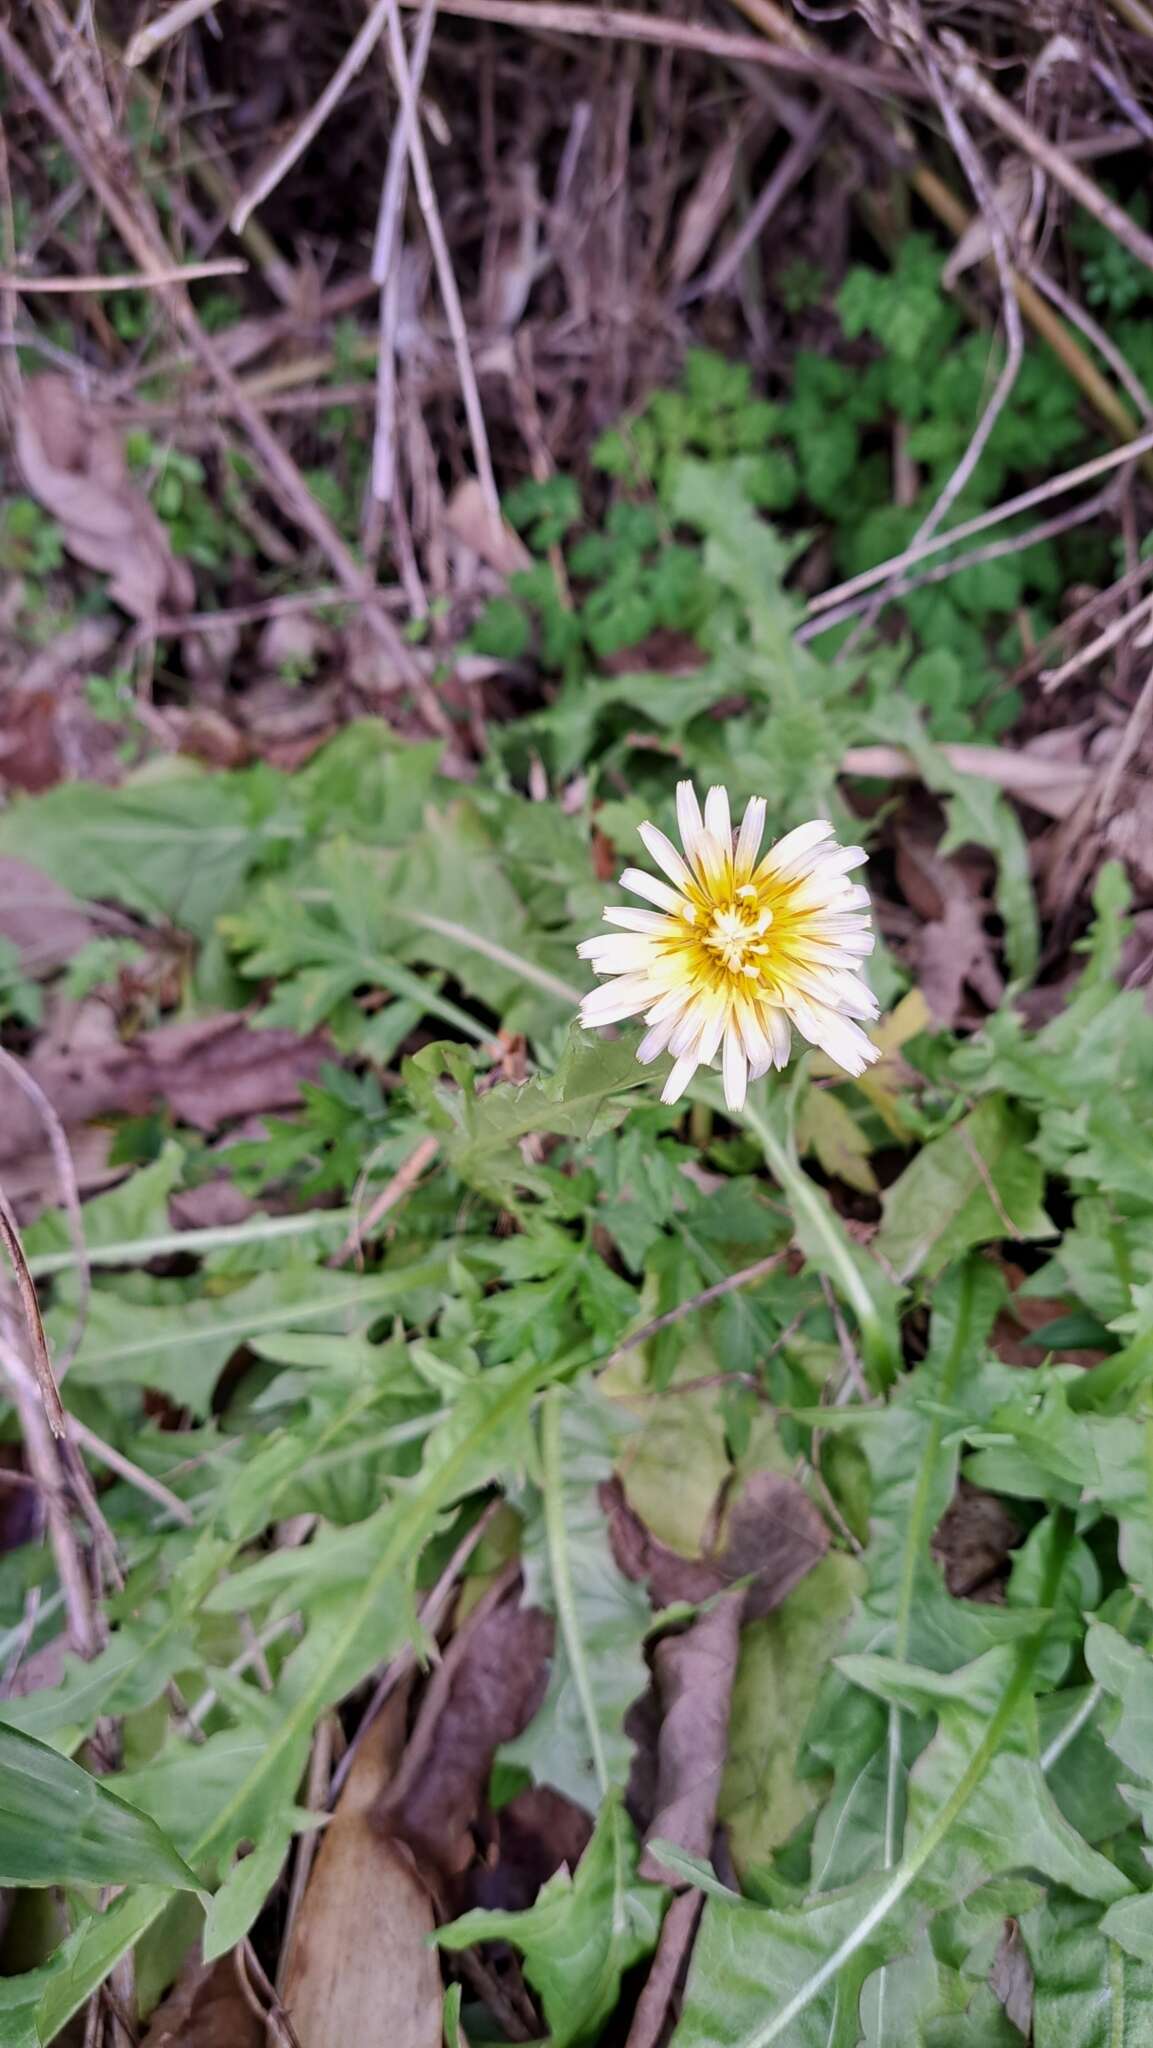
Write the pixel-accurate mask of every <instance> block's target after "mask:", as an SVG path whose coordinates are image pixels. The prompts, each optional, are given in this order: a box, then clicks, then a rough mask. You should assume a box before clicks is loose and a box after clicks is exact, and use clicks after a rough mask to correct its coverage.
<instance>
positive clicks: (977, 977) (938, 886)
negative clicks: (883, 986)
mask: <svg viewBox="0 0 1153 2048" xmlns="http://www.w3.org/2000/svg"><path fill="white" fill-rule="evenodd" d="M897 875H898V879H899V880H900V884H901V887H902V889H903V891H904V894H905V898H906V901H907V902H908V903H910V904H911V905H912V907H913V909H914V910H916V911H917V913H918V914H919V915H920V916H921V917H923V918H924V919H925V924H924V926H923V928H922V930H921V931H920V933H919V934H918V937H917V940H916V944H915V948H914V957H915V965H916V972H917V985H918V987H919V988H920V990H921V993H922V995H923V996H924V998H925V1001H926V1002H927V1003H928V1005H929V1008H930V1010H931V1011H932V1014H933V1017H934V1018H935V1020H936V1022H937V1023H938V1025H940V1026H942V1027H944V1028H945V1029H946V1030H953V1029H954V1028H955V1026H956V1025H957V1024H958V1022H959V1021H960V1017H961V1013H962V1009H963V1007H964V994H965V989H966V986H968V987H970V988H972V989H974V990H975V992H976V993H977V994H978V995H979V996H980V998H981V1001H982V1002H983V1003H984V1004H985V1006H986V1008H987V1009H990V1010H995V1009H996V1008H997V1007H998V1005H999V1003H1000V1001H1001V997H1002V996H1003V994H1004V992H1005V984H1004V981H1003V980H1002V977H1001V975H1000V974H999V972H998V970H997V966H996V963H995V961H994V959H993V947H992V942H991V940H990V938H989V934H988V933H987V931H986V930H985V913H986V909H987V905H986V902H985V899H984V897H983V895H982V894H981V892H980V885H979V882H978V879H977V876H976V874H975V873H974V871H973V869H972V868H971V867H970V866H966V865H965V863H964V862H963V861H960V860H942V859H941V857H940V855H939V854H938V853H937V852H936V851H935V849H934V848H933V847H932V846H930V845H929V844H928V843H927V842H926V841H925V840H923V839H921V838H919V837H918V836H916V835H914V834H911V833H905V832H902V833H900V834H899V835H898V843H897Z"/></svg>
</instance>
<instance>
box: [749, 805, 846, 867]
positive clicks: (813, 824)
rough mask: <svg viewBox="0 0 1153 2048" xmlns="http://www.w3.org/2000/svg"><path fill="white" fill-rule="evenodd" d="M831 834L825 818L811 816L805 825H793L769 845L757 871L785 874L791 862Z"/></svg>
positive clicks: (831, 831)
mask: <svg viewBox="0 0 1153 2048" xmlns="http://www.w3.org/2000/svg"><path fill="white" fill-rule="evenodd" d="M832 836H833V828H832V826H831V825H830V824H829V821H828V819H827V818H811V819H810V820H809V822H808V824H807V825H797V826H795V827H794V829H793V831H791V832H786V834H785V836H784V838H783V839H778V841H777V843H776V845H775V846H770V848H769V850H768V852H767V853H766V855H765V857H764V859H763V861H762V862H761V865H760V867H759V868H758V869H757V873H758V874H759V875H774V876H776V875H786V874H788V873H789V870H790V864H791V862H793V861H795V860H799V859H802V858H803V857H804V856H805V855H806V854H808V853H809V852H810V851H811V849H812V848H813V847H814V846H817V845H819V843H820V841H821V840H822V839H831V838H832Z"/></svg>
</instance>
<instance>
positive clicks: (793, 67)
mask: <svg viewBox="0 0 1153 2048" xmlns="http://www.w3.org/2000/svg"><path fill="white" fill-rule="evenodd" d="M422 4H423V0H402V5H403V6H405V7H419V6H421V5H422ZM438 12H439V13H441V14H457V15H463V17H464V18H465V20H466V21H495V22H499V23H501V24H503V26H505V27H506V28H525V29H535V30H538V31H540V32H543V33H544V34H546V35H564V36H592V37H593V38H594V39H595V40H597V41H598V42H600V41H604V40H605V39H606V38H607V39H608V40H609V41H610V42H626V43H653V44H655V45H656V46H657V48H658V49H662V50H698V51H700V52H702V53H703V54H704V55H705V56H709V57H723V58H725V59H727V60H728V61H730V62H733V63H739V64H761V65H764V66H765V68H766V69H767V70H769V71H785V72H789V73H791V74H792V75H793V76H794V77H796V78H815V79H817V80H818V81H819V82H820V83H821V84H824V85H829V84H834V85H847V86H853V87H855V88H856V90H857V91H858V92H863V93H869V94H871V95H873V96H878V95H879V96H880V97H882V98H883V97H886V96H887V95H888V94H890V93H892V94H895V95H896V96H897V97H898V98H901V99H915V100H920V99H924V98H925V97H926V94H925V88H924V86H923V85H922V84H921V82H920V80H919V79H917V78H914V77H913V76H912V75H911V74H910V73H909V72H907V71H896V70H884V69H883V68H881V67H880V66H876V67H874V66H872V65H868V64H851V63H849V62H847V61H846V59H844V58H843V57H834V56H833V55H832V53H831V51H829V50H826V49H817V48H813V49H811V50H810V49H802V48H798V47H797V45H796V43H789V44H788V45H785V44H784V43H774V42H769V41H767V40H766V37H765V36H745V35H734V34H733V33H732V31H731V30H728V29H713V28H705V27H704V26H702V25H698V24H697V23H696V22H688V21H673V20H670V18H669V17H668V15H665V14H638V13H636V12H634V11H633V10H632V9H629V8H618V7H587V6H581V5H579V4H578V0H572V4H571V5H570V4H569V0H440V5H439V8H438Z"/></svg>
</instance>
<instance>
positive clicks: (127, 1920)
mask: <svg viewBox="0 0 1153 2048" xmlns="http://www.w3.org/2000/svg"><path fill="white" fill-rule="evenodd" d="M563 1369H565V1364H564V1362H563V1361H562V1362H561V1363H560V1364H558V1365H554V1366H552V1367H542V1366H540V1365H539V1364H537V1363H536V1362H535V1361H533V1362H532V1363H530V1364H529V1365H528V1366H524V1367H507V1368H506V1367H498V1368H494V1369H493V1370H492V1371H490V1372H489V1373H487V1374H485V1375H484V1377H483V1379H481V1380H480V1381H478V1382H477V1384H476V1386H475V1388H474V1389H471V1390H470V1392H469V1398H468V1399H467V1400H462V1401H460V1402H458V1403H457V1404H456V1406H455V1408H454V1412H453V1414H452V1416H451V1417H450V1419H449V1420H448V1421H446V1422H445V1423H443V1424H442V1425H441V1427H440V1428H439V1429H438V1430H437V1431H436V1432H435V1433H434V1435H433V1437H431V1438H430V1440H429V1442H428V1444H427V1446H426V1449H425V1456H424V1464H423V1467H422V1474H421V1485H420V1487H419V1488H418V1489H415V1490H414V1492H413V1494H412V1496H411V1498H406V1499H404V1500H402V1501H401V1502H400V1503H399V1504H398V1505H397V1507H396V1508H395V1509H393V1510H391V1511H390V1513H389V1515H388V1518H387V1519H386V1520H384V1521H382V1524H381V1528H380V1541H379V1544H378V1545H377V1548H376V1553H375V1557H374V1560H373V1562H372V1564H371V1567H370V1569H369V1570H368V1572H367V1574H366V1575H365V1577H364V1578H363V1580H362V1581H361V1583H360V1584H359V1585H357V1586H356V1587H355V1588H354V1589H352V1590H351V1591H349V1592H348V1593H345V1594H340V1595H338V1596H336V1597H335V1598H333V1599H331V1600H330V1601H328V1602H326V1603H323V1604H322V1608H321V1611H320V1613H319V1614H318V1615H317V1616H316V1617H315V1618H314V1619H313V1621H312V1623H311V1626H310V1627H309V1628H308V1631H307V1633H306V1635H305V1637H304V1639H303V1641H302V1642H301V1644H300V1645H299V1647H298V1648H297V1649H296V1650H294V1651H293V1652H292V1654H291V1656H290V1657H288V1658H287V1660H286V1661H285V1663H284V1665H283V1667H282V1669H281V1671H280V1673H279V1676H278V1679H277V1683H276V1687H275V1689H274V1691H273V1693H272V1694H270V1695H268V1696H267V1697H266V1698H264V1699H261V1696H260V1695H259V1694H252V1693H251V1689H249V1693H250V1696H251V1697H252V1698H253V1699H255V1700H259V1701H260V1710H259V1711H260V1716H261V1718H260V1722H259V1724H258V1725H257V1726H256V1728H255V1729H253V1728H249V1729H247V1730H246V1731H242V1732H241V1741H240V1747H241V1752H242V1753H241V1756H240V1758H239V1766H240V1767H239V1770H238V1773H237V1776H236V1778H235V1780H234V1781H233V1782H232V1785H231V1789H230V1790H229V1791H228V1792H227V1794H226V1795H225V1796H224V1797H223V1798H222V1799H221V1801H220V1803H219V1804H215V1805H214V1806H213V1810H212V1811H211V1812H209V1813H208V1814H206V1815H205V1816H204V1817H203V1819H201V1820H198V1822H197V1825H198V1826H199V1830H200V1831H199V1833H198V1834H197V1836H196V1839H195V1841H193V1842H192V1843H191V1844H190V1846H189V1850H188V1858H189V1861H190V1862H191V1863H193V1864H195V1865H197V1866H198V1867H199V1866H202V1865H204V1866H210V1865H213V1864H218V1863H219V1862H220V1861H221V1860H222V1859H223V1858H224V1857H226V1856H228V1855H230V1854H231V1852H232V1850H233V1848H234V1847H235V1845H236V1843H237V1842H238V1841H239V1840H240V1839H241V1837H242V1836H243V1835H245V1834H247V1835H248V1836H249V1837H250V1838H251V1839H258V1838H260V1837H262V1836H263V1835H264V1834H265V1833H266V1832H267V1831H268V1830H269V1829H270V1828H271V1827H272V1826H273V1824H274V1823H275V1820H276V1817H277V1815H278V1814H280V1815H286V1814H287V1813H288V1811H289V1809H290V1806H291V1802H292V1800H293V1797H294V1794H295V1791H296V1786H297V1783H298V1781H299V1777H300V1774H301V1772H302V1770H303V1768H304V1764H305V1760H306V1758H307V1754H308V1746H309V1743H310V1741H311V1738H312V1731H313V1728H314V1726H315V1723H316V1720H317V1718H318V1716H319V1715H320V1714H321V1713H322V1712H323V1711H324V1709H325V1707H326V1706H328V1705H330V1704H331V1703H332V1702H333V1701H335V1700H338V1699H340V1698H342V1697H343V1696H344V1694H345V1693H347V1692H349V1691H350V1690H351V1689H352V1688H353V1687H354V1686H356V1685H358V1684H359V1683H360V1682H361V1681H362V1680H363V1679H364V1678H365V1677H366V1676H367V1674H368V1673H369V1672H370V1671H371V1670H372V1669H373V1668H374V1666H375V1665H377V1664H378V1663H381V1662H382V1661H383V1660H384V1659H386V1658H387V1657H388V1656H389V1655H391V1654H392V1653H393V1651H394V1650H395V1649H396V1648H397V1647H398V1645H399V1641H400V1640H401V1639H402V1633H403V1624H404V1622H405V1620H406V1619H407V1616H408V1612H409V1601H408V1588H409V1586H410V1584H411V1579H412V1575H413V1572H414V1570H415V1566H416V1562H417V1559H418V1558H419V1555H420V1552H421V1550H422V1549H423V1547H424V1544H425V1543H426V1542H427V1541H428V1539H429V1538H430V1537H431V1536H432V1535H433V1533H434V1532H435V1530H436V1528H437V1527H438V1525H439V1521H440V1517H441V1515H442V1514H443V1512H444V1510H445V1509H446V1508H447V1507H449V1506H451V1505H452V1504H453V1502H455V1501H457V1500H459V1499H460V1498H461V1497H462V1496H463V1495H464V1494H467V1493H470V1492H472V1491H473V1490H474V1489H475V1488H476V1487H478V1486H481V1485H484V1484H485V1483H486V1482H487V1481H488V1480H489V1479H491V1477H492V1475H493V1472H494V1470H501V1469H503V1465H504V1460H505V1457H506V1455H507V1453H508V1451H509V1448H510V1446H517V1445H520V1444H522V1443H523V1442H524V1438H525V1433H526V1431H527V1428H528V1418H529V1415H530V1413H531V1409H532V1404H533V1401H534V1399H535V1398H536V1395H537V1393H538V1392H539V1390H540V1388H541V1386H542V1385H544V1384H546V1383H547V1381H548V1379H549V1378H550V1377H552V1376H553V1375H554V1374H555V1373H557V1372H558V1371H560V1370H563ZM569 1369H571V1367H570V1368H569ZM254 1733H255V1734H256V1735H257V1737H258V1739H257V1740H256V1741H253V1739H252V1737H253V1734H254ZM225 1739H226V1741H231V1740H232V1737H231V1736H230V1735H228V1736H226V1738H225ZM206 1747H207V1745H202V1746H200V1747H196V1746H195V1745H193V1744H190V1743H184V1744H182V1745H177V1746H176V1748H175V1750H174V1756H176V1757H179V1756H180V1754H181V1751H183V1752H186V1753H187V1758H188V1765H189V1769H190V1770H191V1771H192V1772H193V1773H197V1772H199V1773H201V1774H203V1772H204V1770H205V1750H206ZM156 1782H157V1784H158V1785H159V1784H160V1783H162V1782H163V1780H162V1778H161V1779H159V1780H157V1781H156ZM192 1782H193V1783H194V1782H195V1778H193V1780H192ZM165 1897H166V1894H165V1893H164V1892H161V1891H157V1890H156V1889H155V1888H154V1887H146V1888H144V1889H142V1890H133V1891H130V1892H128V1893H126V1894H125V1896H124V1897H123V1898H121V1899H118V1900H117V1901H116V1903H115V1904H114V1905H113V1906H112V1907H111V1908H110V1909H109V1910H108V1911H107V1912H106V1913H104V1914H103V1915H101V1916H99V1917H98V1918H97V1919H95V1920H93V1921H91V1922H90V1923H88V1925H87V1926H86V1927H84V1928H82V1929H81V1930H80V1931H79V1935H80V1938H79V1940H78V1943H77V1948H76V1952H75V1954H74V1956H73V1957H72V1958H71V1961H70V1966H69V1969H68V1971H67V1973H66V1974H63V1975H61V1976H60V1977H58V1978H54V1979H53V1980H52V1981H51V1982H50V1984H49V1985H48V1986H47V1988H46V1989H45V1990H44V1992H43V1994H42V1996H41V1998H40V2004H39V2006H38V2020H39V2025H40V2027H41V2031H42V2033H43V2034H44V2036H45V2038H46V2039H49V2040H51V2039H52V2038H53V2036H54V2034H55V2033H56V2032H58V2031H59V2029H60V2028H61V2027H62V2026H63V2025H64V2024H65V2022H66V2020H68V2019H69V2018H70V2016H71V2015H72V2014H73V2013H74V2012H76V2011H77V2010H78V2009H79V2007H80V2006H82V2005H83V2004H84V2002H85V2000H86V1999H87V1998H88V1997H89V1996H90V1995H91V1993H92V1991H93V1990H94V1989H95V1988H96V1986H97V1985H98V1984H100V1983H102V1982H103V1980H104V1978H105V1977H106V1976H107V1974H108V1972H109V1970H110V1969H111V1968H112V1967H113V1966H114V1965H115V1963H116V1961H117V1960H118V1958H119V1957H120V1956H122V1955H123V1954H125V1952H126V1951H127V1950H128V1949H129V1948H131V1947H132V1946H133V1945H134V1944H135V1943H136V1942H137V1941H138V1940H139V1939H140V1937H141V1935H142V1934H143V1933H144V1932H145V1930H146V1929H147V1928H149V1927H150V1926H151V1925H152V1924H153V1922H154V1921H155V1920H156V1918H157V1916H158V1915H159V1913H160V1912H161V1910H162V1908H163V1905H164V1901H165ZM17 1981H18V1980H17Z"/></svg>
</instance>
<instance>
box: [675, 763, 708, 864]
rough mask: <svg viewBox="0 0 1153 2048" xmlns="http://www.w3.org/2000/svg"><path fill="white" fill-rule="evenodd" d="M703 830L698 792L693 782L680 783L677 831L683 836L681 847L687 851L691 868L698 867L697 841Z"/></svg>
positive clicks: (678, 788) (687, 858)
mask: <svg viewBox="0 0 1153 2048" xmlns="http://www.w3.org/2000/svg"><path fill="white" fill-rule="evenodd" d="M703 830H704V821H703V819H702V817H701V807H700V803H699V802H698V800H697V793H696V790H695V789H694V788H693V785H692V783H691V782H678V784H677V831H678V832H679V833H680V835H681V845H682V846H683V847H684V849H685V859H686V860H687V861H688V864H689V866H690V867H695V865H696V859H697V841H698V839H699V838H700V836H701V833H702V832H703Z"/></svg>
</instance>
